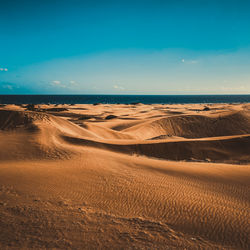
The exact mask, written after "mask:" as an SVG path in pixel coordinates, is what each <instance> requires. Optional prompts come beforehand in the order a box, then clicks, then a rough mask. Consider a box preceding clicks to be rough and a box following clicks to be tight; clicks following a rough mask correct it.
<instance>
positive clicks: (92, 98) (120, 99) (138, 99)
mask: <svg viewBox="0 0 250 250" xmlns="http://www.w3.org/2000/svg"><path fill="white" fill-rule="evenodd" d="M244 102H250V95H0V104H27V103H32V104H43V103H51V104H94V103H110V104H113V103H123V104H128V103H145V104H153V103H164V104H176V103H244Z"/></svg>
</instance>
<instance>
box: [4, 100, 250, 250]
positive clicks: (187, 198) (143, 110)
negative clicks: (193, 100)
mask: <svg viewBox="0 0 250 250" xmlns="http://www.w3.org/2000/svg"><path fill="white" fill-rule="evenodd" d="M39 110H40V111H39ZM39 110H37V111H27V110H25V108H24V107H21V106H15V105H7V106H3V107H1V108H0V248H1V249H15V248H35V249H38V248H39V249H43V248H44V249H46V248H60V249H64V248H74V249H84V248H85V249H97V248H108V249H127V248H135V249H140V248H142V249H145V248H146V249H148V248H152V249H248V248H249V245H250V241H249V235H250V231H249V220H250V217H249V209H250V198H249V193H250V185H249V183H250V164H249V163H250V113H249V110H250V105H249V104H230V105H229V104H223V105H222V104H217V105H215V104H214V105H209V109H207V110H204V105H198V104H197V105H195V104H194V105H143V104H138V105H95V106H94V105H75V106H69V105H58V106H56V107H55V106H53V105H50V106H49V105H40V107H39ZM41 110H42V111H41ZM110 115H112V117H110V119H109V118H107V117H108V116H110Z"/></svg>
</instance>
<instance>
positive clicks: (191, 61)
mask: <svg viewBox="0 0 250 250" xmlns="http://www.w3.org/2000/svg"><path fill="white" fill-rule="evenodd" d="M181 62H182V63H185V64H197V63H199V61H198V60H186V59H184V58H182V59H181Z"/></svg>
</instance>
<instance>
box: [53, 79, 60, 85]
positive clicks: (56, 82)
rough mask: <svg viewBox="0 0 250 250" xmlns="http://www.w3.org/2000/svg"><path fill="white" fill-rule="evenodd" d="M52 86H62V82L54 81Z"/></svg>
mask: <svg viewBox="0 0 250 250" xmlns="http://www.w3.org/2000/svg"><path fill="white" fill-rule="evenodd" d="M52 84H54V85H60V84H61V81H58V80H54V81H52Z"/></svg>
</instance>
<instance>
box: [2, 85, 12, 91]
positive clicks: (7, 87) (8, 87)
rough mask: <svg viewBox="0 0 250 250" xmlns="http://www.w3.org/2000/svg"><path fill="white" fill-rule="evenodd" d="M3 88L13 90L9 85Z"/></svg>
mask: <svg viewBox="0 0 250 250" xmlns="http://www.w3.org/2000/svg"><path fill="white" fill-rule="evenodd" d="M3 88H5V89H9V90H12V89H13V87H12V86H11V85H9V84H7V85H3Z"/></svg>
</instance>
